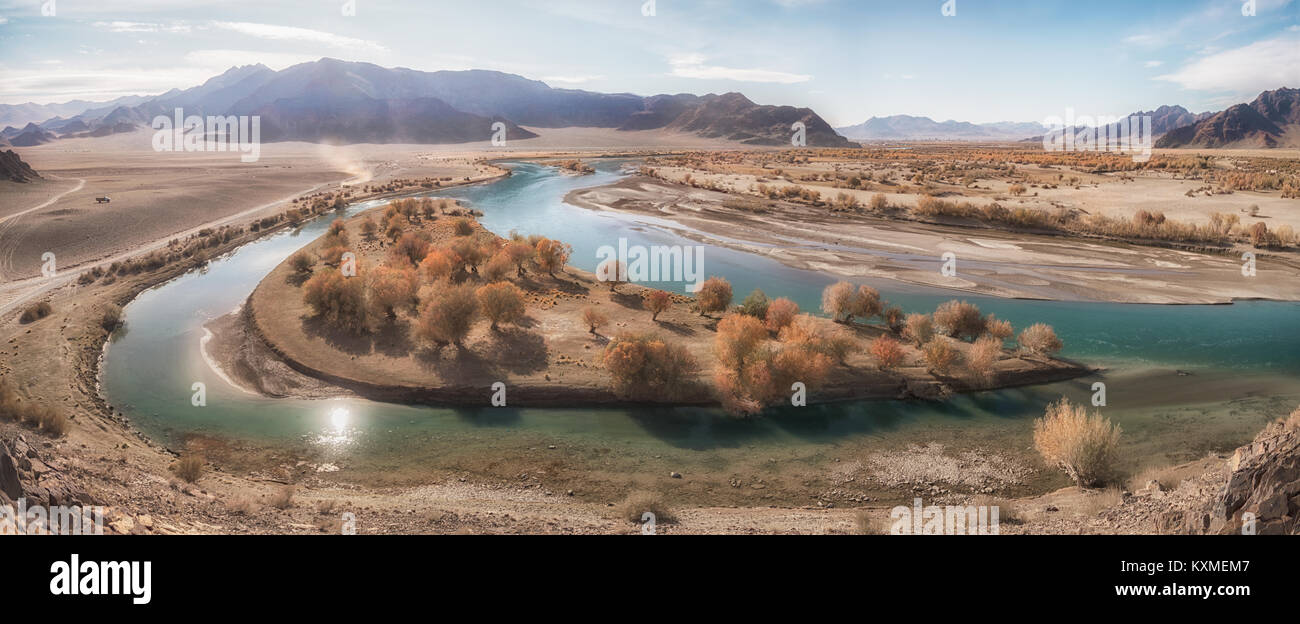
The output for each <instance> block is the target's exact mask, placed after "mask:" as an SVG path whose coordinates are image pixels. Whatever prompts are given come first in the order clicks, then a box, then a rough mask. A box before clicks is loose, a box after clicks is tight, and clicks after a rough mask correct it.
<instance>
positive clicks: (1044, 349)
mask: <svg viewBox="0 0 1300 624" xmlns="http://www.w3.org/2000/svg"><path fill="white" fill-rule="evenodd" d="M1064 346H1065V345H1064V344H1062V343H1061V339H1060V338H1057V337H1056V331H1055V330H1053V329H1052V326H1051V325H1047V324H1044V323H1035V324H1033V325H1030V326H1029V327H1026V328H1025V330H1024V331H1022V332H1020V348H1022V349H1024V350H1025V351H1028V352H1030V353H1033V354H1034V355H1040V356H1048V357H1050V356H1052V355H1055V354H1056V353H1057V352H1059V351H1060V350H1061V349H1062V348H1063V347H1064Z"/></svg>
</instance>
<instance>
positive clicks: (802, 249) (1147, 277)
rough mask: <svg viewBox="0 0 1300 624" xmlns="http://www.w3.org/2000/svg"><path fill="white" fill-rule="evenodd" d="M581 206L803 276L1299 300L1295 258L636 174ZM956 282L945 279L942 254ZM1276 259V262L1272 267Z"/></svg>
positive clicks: (1011, 292) (1105, 295)
mask: <svg viewBox="0 0 1300 624" xmlns="http://www.w3.org/2000/svg"><path fill="white" fill-rule="evenodd" d="M566 199H567V201H569V202H570V203H572V204H574V205H577V206H581V207H586V208H590V209H594V210H617V211H620V212H625V213H629V214H642V215H652V216H655V217H660V218H667V219H670V220H672V221H673V222H675V223H678V224H680V225H681V229H680V230H679V233H680V234H682V235H685V236H687V237H690V238H694V239H696V240H699V241H702V242H707V243H709V244H713V245H722V246H727V247H731V248H734V249H739V250H742V251H747V252H751V253H759V254H765V255H768V256H770V257H772V258H775V259H777V260H780V261H781V262H783V263H785V264H787V265H789V266H794V267H798V268H807V269H813V270H818V271H823V272H828V273H834V274H838V275H844V276H849V277H874V278H889V279H896V280H900V281H903V282H908V283H913V284H922V285H926V286H935V287H941V288H949V289H955V290H962V291H968V292H974V293H981V294H987V295H994V296H1000V297H1018V298H1038V299H1064V300H1099V301H1112V302H1123V303H1226V302H1230V301H1232V300H1233V299H1277V300H1288V301H1290V300H1297V299H1300V264H1296V263H1295V262H1294V260H1293V259H1292V258H1291V257H1290V255H1286V254H1284V255H1280V256H1271V255H1270V256H1268V258H1267V259H1265V260H1261V261H1258V263H1257V276H1256V277H1254V278H1246V277H1243V276H1242V273H1241V268H1242V265H1241V262H1240V260H1238V259H1236V258H1232V257H1227V256H1223V255H1217V254H1216V255H1211V254H1201V253H1194V252H1190V251H1182V250H1176V249H1163V248H1158V247H1146V246H1136V245H1126V244H1121V243H1110V242H1093V241H1087V240H1071V239H1066V238H1063V237H1060V236H1045V235H1030V234H1018V233H1008V232H1000V231H997V230H992V229H982V228H965V227H954V226H938V225H930V224H919V223H914V222H908V221H898V220H887V219H882V218H874V217H871V216H866V215H852V216H841V213H832V212H829V211H827V210H825V209H817V208H812V207H809V206H807V205H803V204H793V203H789V202H779V201H767V202H764V205H766V206H768V209H767V210H766V211H764V212H761V213H756V212H753V211H750V210H744V209H738V208H734V207H729V206H728V205H726V203H727V202H728V200H730V199H733V196H732V195H731V194H729V193H722V192H717V191H710V190H704V189H698V188H693V187H688V186H683V185H680V184H671V183H666V182H664V181H662V180H658V179H654V178H648V177H643V176H642V177H633V178H628V179H625V180H621V181H619V182H617V183H615V184H612V185H606V186H603V187H597V188H591V189H582V190H578V191H574V192H572V193H570V194H569V196H568V197H567V198H566ZM948 252H951V253H953V254H955V255H956V258H957V262H958V265H957V274H956V275H955V276H953V277H947V276H944V275H943V274H941V272H940V268H941V265H942V263H943V260H942V256H943V254H945V253H948ZM1274 259H1276V262H1275V261H1273V260H1274Z"/></svg>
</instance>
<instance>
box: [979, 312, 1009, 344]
mask: <svg viewBox="0 0 1300 624" xmlns="http://www.w3.org/2000/svg"><path fill="white" fill-rule="evenodd" d="M984 332H985V333H986V334H988V335H989V336H992V337H994V338H997V339H998V340H1006V339H1007V338H1010V337H1011V336H1012V334H1014V333H1015V329H1013V328H1012V327H1011V321H1004V320H1002V319H1000V318H997V317H996V316H994V315H992V314H990V315H988V318H985V319H984Z"/></svg>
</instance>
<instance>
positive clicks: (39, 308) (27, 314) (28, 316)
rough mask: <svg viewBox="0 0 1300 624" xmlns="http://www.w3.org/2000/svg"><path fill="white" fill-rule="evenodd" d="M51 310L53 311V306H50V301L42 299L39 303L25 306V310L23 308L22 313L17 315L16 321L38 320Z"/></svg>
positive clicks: (29, 321)
mask: <svg viewBox="0 0 1300 624" xmlns="http://www.w3.org/2000/svg"><path fill="white" fill-rule="evenodd" d="M51 312H54V308H53V307H51V306H50V302H48V301H42V302H40V303H36V304H33V305H30V306H28V307H27V309H26V310H23V315H22V316H21V317H19V319H18V322H20V323H32V322H35V321H39V320H41V319H43V318H45V317H47V316H49V315H50V313H51Z"/></svg>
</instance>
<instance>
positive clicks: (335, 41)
mask: <svg viewBox="0 0 1300 624" xmlns="http://www.w3.org/2000/svg"><path fill="white" fill-rule="evenodd" d="M212 25H213V26H215V27H217V28H224V29H226V30H233V31H235V32H237V33H241V34H244V35H248V36H250V37H258V38H261V39H272V40H276V41H299V42H304V43H319V44H324V45H328V46H332V47H335V48H344V49H350V50H357V49H365V50H372V51H381V52H382V51H385V50H387V48H385V47H384V46H381V45H379V44H378V43H375V42H373V41H366V40H365V39H357V38H355V37H345V36H343V35H336V34H333V33H327V32H324V31H321V30H311V29H308V28H298V27H296V26H277V25H274V24H256V23H253V22H213V23H212Z"/></svg>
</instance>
